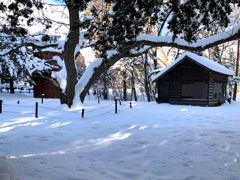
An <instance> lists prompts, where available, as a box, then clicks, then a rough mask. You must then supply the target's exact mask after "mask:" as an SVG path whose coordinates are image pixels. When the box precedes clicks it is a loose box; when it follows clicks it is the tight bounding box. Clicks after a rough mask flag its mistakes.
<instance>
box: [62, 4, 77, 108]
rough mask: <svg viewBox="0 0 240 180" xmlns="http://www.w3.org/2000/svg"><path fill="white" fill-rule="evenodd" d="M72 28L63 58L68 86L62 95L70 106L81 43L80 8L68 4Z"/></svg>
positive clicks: (63, 100) (73, 93)
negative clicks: (77, 52) (76, 55)
mask: <svg viewBox="0 0 240 180" xmlns="http://www.w3.org/2000/svg"><path fill="white" fill-rule="evenodd" d="M68 11H69V19H70V30H69V34H68V36H67V41H66V42H65V45H64V52H63V58H64V61H65V66H66V71H67V87H66V91H65V93H62V95H61V96H60V98H61V102H63V103H66V104H67V105H68V107H71V106H72V103H73V98H74V95H75V85H76V82H77V71H76V66H75V48H76V46H77V45H78V43H79V35H80V33H79V28H78V27H77V26H76V24H75V23H76V22H78V21H79V10H78V8H73V7H72V6H71V5H68Z"/></svg>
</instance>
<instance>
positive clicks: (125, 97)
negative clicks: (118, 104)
mask: <svg viewBox="0 0 240 180" xmlns="http://www.w3.org/2000/svg"><path fill="white" fill-rule="evenodd" d="M126 78H127V73H126V70H125V69H124V70H123V101H127V81H126Z"/></svg>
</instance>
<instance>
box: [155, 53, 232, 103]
mask: <svg viewBox="0 0 240 180" xmlns="http://www.w3.org/2000/svg"><path fill="white" fill-rule="evenodd" d="M233 73H234V72H233V71H232V70H230V69H227V68H226V67H224V66H222V65H220V64H219V63H217V62H214V61H212V60H209V59H206V58H204V57H201V56H198V55H196V54H193V53H190V52H187V53H184V54H183V55H182V56H181V57H179V58H178V59H177V60H175V61H174V62H173V63H172V64H170V65H169V66H168V67H166V68H165V69H163V70H162V71H161V72H159V73H158V74H156V75H155V76H154V77H153V81H154V82H156V85H157V89H158V92H157V102H158V103H170V104H181V105H197V106H218V105H220V104H221V103H223V102H224V101H225V100H226V99H227V96H228V95H227V88H226V87H227V84H228V77H229V76H232V75H233Z"/></svg>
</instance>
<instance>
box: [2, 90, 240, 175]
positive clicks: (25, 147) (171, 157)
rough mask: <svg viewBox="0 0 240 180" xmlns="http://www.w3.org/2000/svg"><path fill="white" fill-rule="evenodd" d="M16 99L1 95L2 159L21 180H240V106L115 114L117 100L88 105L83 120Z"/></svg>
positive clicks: (138, 108)
mask: <svg viewBox="0 0 240 180" xmlns="http://www.w3.org/2000/svg"><path fill="white" fill-rule="evenodd" d="M14 96H16V97H15V98H12V96H9V95H7V94H5V93H0V99H3V101H4V104H5V106H3V113H2V114H0V119H1V120H0V156H3V155H4V156H7V157H8V158H9V161H10V162H11V163H12V164H13V165H14V166H15V168H16V170H17V175H18V178H17V180H133V179H138V180H240V118H239V115H240V112H239V107H240V103H239V102H234V103H233V104H225V105H223V106H221V107H211V108H208V107H192V106H176V105H175V106H173V105H169V104H156V103H154V102H152V103H143V102H135V103H134V106H133V108H132V109H130V108H129V106H128V103H129V102H123V104H125V105H122V106H118V107H119V111H120V112H118V114H115V113H114V104H113V102H110V101H102V102H101V103H100V104H97V102H96V101H87V102H86V107H85V109H86V112H89V113H86V115H85V118H81V113H80V112H81V109H82V108H79V109H78V110H77V109H74V110H71V111H74V112H65V111H69V110H68V109H67V108H66V107H65V106H63V105H59V104H58V103H59V102H58V100H51V99H47V100H45V101H44V104H41V103H40V102H41V101H40V99H37V100H36V99H33V98H30V97H28V96H26V95H25V94H15V95H14ZM17 99H20V104H17V103H16V102H17ZM36 101H38V102H39V106H40V108H39V114H40V116H39V118H37V119H36V118H35V117H34V110H35V109H34V103H35V102H36ZM24 102H25V103H24ZM110 104H112V105H110ZM7 105H8V106H7ZM10 105H14V106H10ZM18 106H20V107H18ZM23 106H25V107H23ZM31 106H32V108H29V107H31ZM41 106H42V107H44V108H41ZM105 106H108V107H106V108H102V109H99V108H100V107H105ZM96 109H98V110H96ZM59 110H61V111H59ZM91 110H92V111H91ZM93 110H94V111H93ZM7 111H8V112H7ZM13 111H15V112H21V113H22V114H20V113H11V112H13ZM90 111H91V112H90ZM110 111H111V112H110ZM24 113H25V114H24ZM102 114H103V115H102Z"/></svg>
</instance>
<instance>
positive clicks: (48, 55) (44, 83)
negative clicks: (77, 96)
mask: <svg viewBox="0 0 240 180" xmlns="http://www.w3.org/2000/svg"><path fill="white" fill-rule="evenodd" d="M40 55H41V57H42V59H45V60H49V61H48V62H47V63H48V64H51V65H55V66H58V64H57V61H56V60H53V59H52V58H53V57H54V56H59V57H60V58H61V59H63V56H62V53H60V52H54V51H41V52H40ZM59 70H60V69H59V68H54V69H52V71H59ZM47 76H48V77H49V79H51V74H47ZM34 82H35V85H34V97H35V98H41V97H42V95H43V94H44V98H59V97H58V95H57V93H56V90H55V87H54V84H53V83H52V81H51V80H47V79H42V78H35V79H34Z"/></svg>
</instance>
